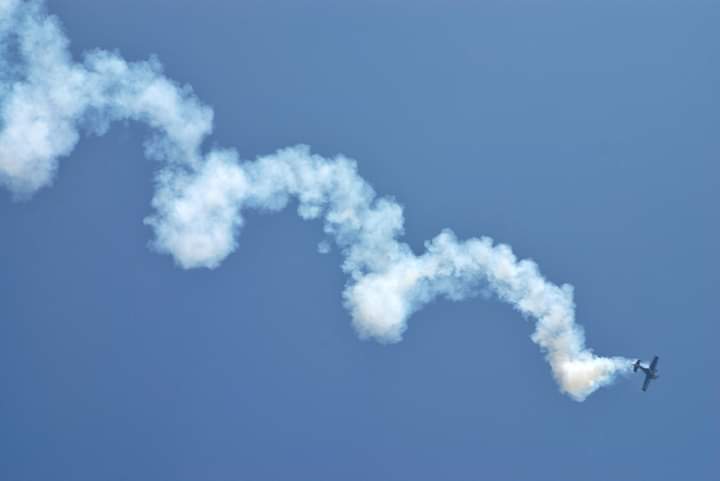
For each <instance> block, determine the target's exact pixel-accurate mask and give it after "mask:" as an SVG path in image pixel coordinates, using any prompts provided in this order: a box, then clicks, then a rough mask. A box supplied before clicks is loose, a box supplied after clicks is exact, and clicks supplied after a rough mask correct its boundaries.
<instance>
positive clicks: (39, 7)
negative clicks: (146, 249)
mask: <svg viewBox="0 0 720 481" xmlns="http://www.w3.org/2000/svg"><path fill="white" fill-rule="evenodd" d="M0 109H1V113H0V115H1V117H0V118H1V120H0V122H1V124H0V128H1V130H0V183H2V184H4V185H5V186H6V187H7V188H9V189H10V190H11V191H12V192H13V193H14V194H15V195H16V196H18V197H29V196H31V195H32V194H33V193H34V192H36V191H37V190H38V189H40V188H42V187H45V186H48V185H49V184H50V183H51V182H52V179H53V176H54V174H55V171H56V169H57V164H58V159H59V158H60V157H63V156H67V155H69V154H70V153H71V152H72V150H73V148H74V147H75V145H76V144H77V142H78V140H79V137H80V131H86V132H89V133H95V134H102V133H104V132H105V131H106V130H107V129H108V127H109V125H110V124H111V123H112V122H113V121H118V120H136V121H139V122H144V123H145V124H147V125H148V126H150V127H152V129H153V131H154V136H153V137H152V138H151V139H150V140H149V141H148V142H147V144H146V154H147V156H148V157H151V158H154V159H159V160H161V161H163V164H162V165H163V167H162V169H161V171H160V172H159V174H158V177H157V191H156V193H155V196H154V199H153V206H154V208H155V213H154V214H152V215H151V216H150V217H149V218H148V219H146V223H147V224H149V225H150V226H152V228H153V229H154V232H155V240H154V244H155V246H156V247H157V249H158V250H159V251H161V252H165V253H168V254H170V255H172V256H173V257H174V259H175V261H176V262H177V263H178V264H179V265H180V266H182V267H183V268H194V267H208V268H213V267H216V266H217V265H219V264H220V263H221V262H222V261H223V259H225V257H227V256H228V255H229V254H230V253H231V252H232V251H233V250H234V249H235V248H236V246H237V235H238V233H239V231H240V228H241V227H242V224H243V218H242V212H243V210H244V209H251V208H252V209H263V210H267V211H277V210H280V209H283V208H284V207H285V206H286V205H287V204H288V202H289V200H290V199H297V200H298V202H299V208H298V214H299V215H300V216H301V217H302V218H304V219H317V218H321V219H322V220H323V228H324V230H325V232H326V233H327V234H328V235H329V236H330V238H332V239H333V240H334V241H335V243H336V244H337V246H338V248H339V250H340V252H341V253H342V255H343V256H344V262H343V265H342V269H343V270H344V271H345V272H346V273H347V274H348V275H349V277H350V280H349V282H348V284H347V286H346V288H345V291H344V293H343V297H344V301H345V305H346V307H347V309H348V310H349V311H350V313H351V315H352V322H353V325H354V326H355V328H356V329H357V332H358V333H359V335H360V336H361V337H372V338H375V339H377V340H379V341H381V342H397V341H400V340H401V338H402V334H403V332H404V331H405V329H406V327H407V319H408V317H409V316H410V315H411V314H412V313H413V312H415V311H416V310H418V309H420V308H421V307H422V306H423V305H424V304H426V303H428V302H430V301H431V300H433V299H435V298H436V297H445V298H448V299H451V300H461V299H464V298H467V297H469V296H472V295H475V294H476V293H477V292H479V290H480V289H481V288H486V289H487V288H489V289H490V290H491V291H492V292H494V293H495V294H496V295H497V297H499V298H500V299H501V300H504V301H506V302H509V303H510V304H512V305H513V306H514V307H515V309H517V310H518V311H520V312H521V313H523V314H524V315H526V316H529V317H531V318H533V319H535V321H536V329H535V332H534V334H533V335H532V340H533V341H534V342H535V343H537V344H538V345H540V347H541V348H542V350H543V352H544V353H545V354H546V357H547V360H548V362H549V363H550V366H551V367H552V371H553V374H554V376H555V378H556V379H557V382H558V383H559V386H560V389H561V390H562V391H563V392H565V393H567V394H569V395H570V396H571V397H572V398H574V399H576V400H578V401H582V400H583V399H585V398H586V397H587V396H588V395H589V394H591V393H592V392H593V391H595V390H596V389H597V388H598V387H600V386H603V385H606V384H608V383H610V382H612V381H613V379H614V378H615V377H616V375H617V374H619V373H621V372H627V371H628V370H629V368H630V366H631V361H630V360H628V359H625V358H619V357H613V358H608V357H600V356H597V355H595V354H593V353H592V351H590V350H589V349H588V348H586V347H585V336H584V333H583V329H582V327H581V326H579V325H578V324H576V323H575V306H574V302H573V291H572V287H571V286H569V285H563V286H556V285H554V284H552V283H550V282H548V281H547V280H546V279H545V278H543V276H542V275H541V274H540V272H539V270H538V267H537V265H536V264H535V263H534V262H532V261H530V260H518V259H517V258H516V257H515V256H514V255H513V253H512V250H511V249H510V247H508V246H507V245H503V244H494V243H493V241H492V240H491V239H489V238H487V237H483V238H479V239H475V238H473V239H468V240H465V241H460V240H458V239H457V238H456V237H455V236H454V235H453V233H452V232H451V231H450V230H444V231H442V232H441V233H440V234H438V235H437V236H436V237H435V238H434V239H432V240H430V241H428V242H427V243H426V251H425V252H424V253H423V254H421V255H415V254H414V253H413V252H412V251H411V249H410V247H409V246H408V245H407V244H405V243H403V242H400V241H399V240H398V238H399V237H400V236H401V235H402V234H403V223H404V220H403V212H402V207H401V206H400V205H398V204H397V203H396V202H395V201H393V200H391V199H388V198H382V197H380V198H378V197H377V195H376V194H375V192H374V191H373V189H372V187H371V186H370V185H369V184H368V183H367V182H365V181H364V180H363V179H362V178H361V177H360V176H359V175H358V173H357V168H356V164H355V162H354V161H352V160H350V159H347V158H345V157H343V156H337V157H334V158H325V157H321V156H319V155H315V154H311V153H310V150H309V148H307V147H305V146H296V147H290V148H286V149H282V150H279V151H278V152H276V153H274V154H271V155H267V156H264V157H260V158H258V159H256V160H255V161H252V162H241V161H240V160H239V159H238V156H237V153H236V152H235V151H234V150H230V149H228V150H210V151H208V152H203V151H202V149H201V143H202V142H203V140H204V139H206V138H207V137H208V136H209V135H210V133H211V131H212V117H213V113H212V110H211V109H210V108H209V107H207V106H205V105H203V104H202V103H201V102H200V101H199V100H198V99H197V98H195V96H194V95H193V93H192V90H191V89H190V88H189V87H184V86H179V85H178V84H176V83H175V82H173V81H172V80H170V79H168V78H166V77H165V76H164V75H163V73H162V70H161V67H160V65H159V63H158V62H157V61H154V60H151V61H148V62H139V63H130V62H127V61H125V60H124V59H123V58H122V57H121V56H120V55H119V54H117V53H111V52H107V51H102V50H94V51H91V52H88V53H86V54H85V55H84V57H83V59H82V61H81V62H75V61H73V59H72V58H71V55H70V53H69V52H68V39H67V38H66V37H65V35H64V34H63V32H62V29H61V27H60V25H59V22H58V20H57V19H56V18H55V17H53V16H51V15H48V14H47V13H46V11H45V9H44V6H43V4H42V2H41V1H28V2H23V1H20V0H0ZM320 250H321V251H326V250H327V246H326V245H322V246H321V249H320Z"/></svg>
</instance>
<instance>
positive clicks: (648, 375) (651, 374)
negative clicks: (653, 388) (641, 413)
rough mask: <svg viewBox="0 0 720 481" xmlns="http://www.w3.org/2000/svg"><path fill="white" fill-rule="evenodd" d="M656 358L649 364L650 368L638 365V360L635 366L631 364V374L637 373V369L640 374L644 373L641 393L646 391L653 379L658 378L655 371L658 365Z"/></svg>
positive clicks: (658, 375)
mask: <svg viewBox="0 0 720 481" xmlns="http://www.w3.org/2000/svg"><path fill="white" fill-rule="evenodd" d="M658 359H659V358H658V357H657V356H655V357H654V358H653V360H652V362H651V363H650V367H645V366H643V365H642V364H640V359H638V360H637V361H635V364H633V372H637V370H638V369H640V370H641V371H642V372H644V373H645V381H644V382H643V387H642V390H643V391H647V388H648V386H649V385H650V381H652V380H653V379H657V378H659V377H660V374H658V371H657V363H658Z"/></svg>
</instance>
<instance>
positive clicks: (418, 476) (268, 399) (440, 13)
mask: <svg viewBox="0 0 720 481" xmlns="http://www.w3.org/2000/svg"><path fill="white" fill-rule="evenodd" d="M49 8H50V9H51V11H52V12H54V13H56V14H58V15H59V16H60V17H61V18H62V21H63V23H64V25H65V27H66V29H67V31H68V34H69V36H70V37H71V38H72V41H73V45H72V47H73V50H74V51H75V53H76V54H77V53H79V52H81V51H83V50H85V49H88V48H94V47H101V48H107V49H118V50H119V51H121V52H122V53H123V54H124V55H125V56H126V57H127V58H130V59H135V60H140V59H145V58H147V57H148V56H149V55H152V54H157V55H158V57H159V58H160V59H161V60H162V62H163V63H164V65H165V67H166V72H167V73H168V75H169V76H171V77H173V78H175V79H177V80H179V81H181V82H187V83H190V84H192V85H193V87H194V89H195V91H196V93H197V94H198V95H199V96H200V97H201V98H202V99H203V100H204V101H205V102H207V103H208V104H210V105H212V106H213V107H214V108H215V118H216V131H215V134H214V136H213V138H212V140H211V143H212V144H217V145H222V146H234V147H237V148H238V149H239V151H240V152H241V154H242V155H243V156H244V157H245V158H253V157H254V156H256V155H259V154H265V153H269V152H271V151H273V150H274V149H276V148H279V147H283V146H287V145H292V144H295V143H308V144H310V145H311V146H313V149H314V150H315V151H317V152H319V153H322V154H327V155H331V154H334V153H338V152H342V153H344V154H347V155H349V156H351V157H354V158H356V159H358V161H359V165H360V172H361V174H362V175H363V176H364V177H365V178H366V179H368V181H370V182H371V183H372V184H373V185H374V186H375V188H376V189H377V190H378V191H379V192H380V193H382V194H391V195H394V196H395V197H396V198H397V199H398V201H400V202H401V203H402V204H403V205H404V206H405V207H406V217H407V241H408V242H409V243H410V244H411V245H412V246H413V247H414V248H416V249H420V248H421V247H422V243H423V242H424V240H426V239H429V238H430V237H432V236H434V235H435V234H437V233H438V232H439V230H440V229H441V228H443V227H451V228H453V229H454V230H455V231H456V232H457V233H458V235H459V236H461V237H469V236H476V235H483V234H486V235H490V236H492V237H494V238H495V239H497V240H499V241H503V242H508V243H510V244H511V245H512V246H513V247H514V249H515V250H516V252H517V253H518V254H519V255H520V256H522V257H531V258H533V259H535V260H536V261H537V262H538V263H539V264H540V267H541V269H542V271H543V272H544V273H545V274H546V275H547V276H548V277H549V278H550V279H551V280H553V281H554V282H556V283H563V282H569V283H571V284H573V285H574V286H575V288H576V301H577V304H578V320H579V322H580V323H582V324H583V325H584V326H585V328H586V330H587V335H588V341H589V345H590V346H591V347H593V348H594V349H595V350H596V352H598V353H601V354H607V355H625V356H628V357H636V356H639V357H643V358H645V359H647V358H649V357H651V356H652V355H653V354H658V355H660V356H661V362H660V368H661V370H662V375H661V379H660V380H659V381H658V382H657V383H654V384H653V385H652V386H651V389H650V390H649V391H648V392H647V393H643V392H641V391H640V385H641V377H640V376H639V375H635V376H633V377H630V378H629V379H625V380H621V381H620V382H618V383H617V384H616V385H615V386H613V387H610V388H607V389H602V390H600V391H599V392H597V393H596V394H595V395H593V396H591V397H590V398H589V399H588V400H587V401H586V402H584V403H576V402H574V401H572V400H570V399H569V398H567V397H564V396H562V395H561V394H560V393H559V392H558V389H557V387H556V385H555V383H554V381H553V380H552V377H551V373H550V370H549V368H548V366H547V365H546V363H545V362H544V360H543V357H542V355H541V353H540V352H539V351H538V349H537V347H536V346H535V345H534V344H532V343H531V342H530V340H529V335H530V333H531V331H532V326H531V325H530V324H529V323H528V322H527V321H525V320H524V319H523V318H522V317H521V316H520V315H518V314H517V313H516V312H514V311H512V309H510V308H509V307H508V306H507V305H504V304H502V303H499V302H497V301H494V300H491V301H487V300H482V299H477V300H472V301H468V302H463V303H450V302H437V303H434V304H432V305H431V306H429V307H427V308H426V309H424V310H423V311H421V312H419V313H418V314H416V315H415V316H413V317H412V319H411V321H410V329H409V330H408V332H407V335H406V338H405V340H404V341H403V342H402V343H400V344H397V345H392V346H383V345H379V344H376V343H374V342H364V341H360V340H358V339H357V338H356V335H355V333H354V332H353V330H352V328H351V326H350V319H349V316H348V313H347V312H346V311H345V310H343V308H342V305H341V296H340V294H341V290H342V286H343V284H344V282H345V278H344V276H343V275H342V273H341V272H340V270H339V257H338V256H337V254H336V253H331V254H330V255H327V256H321V255H318V254H316V244H317V242H318V241H320V240H321V239H322V235H321V234H322V233H321V229H320V226H319V225H318V224H317V223H303V222H302V221H300V220H299V219H298V218H297V217H296V215H295V214H294V212H293V211H292V210H289V211H287V212H284V213H282V214H279V215H273V216H264V215H259V214H251V215H250V216H249V218H248V222H247V228H246V229H245V230H244V232H243V234H242V237H241V245H240V249H239V250H238V252H236V253H235V254H233V255H232V256H231V257H230V258H229V259H228V260H227V261H226V262H225V263H224V264H223V265H222V266H221V267H220V268H219V269H217V270H214V271H208V270H195V271H182V270H180V269H178V268H176V267H174V265H173V262H172V259H171V258H169V257H167V256H160V255H157V254H154V253H153V252H151V251H150V250H148V249H147V244H148V242H149V241H150V239H151V232H150V230H149V228H148V227H147V226H144V225H143V224H142V219H143V218H144V217H145V216H146V215H148V214H149V213H150V198H151V195H152V173H153V172H154V171H155V169H156V168H157V165H155V164H154V163H153V162H151V161H147V160H145V159H144V158H143V155H142V141H143V139H144V138H146V136H147V131H146V130H145V128H144V127H141V126H138V125H134V124H129V125H117V126H115V128H113V129H112V130H111V131H110V132H109V133H108V134H107V135H106V136H104V137H102V138H90V139H85V140H83V141H82V142H81V144H80V145H79V147H78V148H77V150H76V151H75V152H74V153H73V154H72V155H71V156H70V157H69V158H67V159H65V160H64V161H63V163H62V165H61V169H60V176H59V178H58V179H57V181H56V183H55V185H54V186H53V187H52V188H50V189H46V190H43V191H42V192H41V193H40V194H39V195H37V196H36V197H35V198H34V199H33V200H32V201H30V202H27V203H15V202H12V200H11V198H10V195H9V194H8V193H7V192H5V191H2V192H0V219H2V221H1V227H0V232H1V233H0V249H1V250H0V252H1V256H2V257H0V479H3V480H9V481H20V480H41V481H42V480H48V481H54V480H95V481H96V480H108V481H109V480H126V479H132V480H190V481H197V480H214V481H220V480H253V481H262V480H276V481H277V480H317V481H321V480H339V479H342V480H369V479H372V480H391V479H397V480H438V479H448V480H465V479H467V480H478V479H492V480H497V481H502V480H518V479H524V480H558V481H563V480H578V479H583V480H598V481H607V480H612V479H626V480H627V479H632V480H637V481H640V480H650V479H652V480H655V481H658V480H677V479H692V480H695V481H705V480H707V481H712V480H718V479H720V465H719V464H718V454H720V453H719V452H718V437H719V436H720V416H718V406H720V387H719V384H718V379H719V378H718V366H719V365H720V354H719V353H718V347H717V346H718V342H719V341H718V338H719V337H720V336H719V335H720V327H719V324H718V314H717V312H718V311H717V299H718V295H717V288H718V285H719V284H720V275H719V274H718V272H719V270H718V268H719V267H720V263H719V262H718V261H719V260H720V259H719V256H718V253H717V252H718V251H717V249H718V246H719V245H720V242H719V241H720V229H719V227H718V216H717V207H718V192H719V188H720V164H719V163H718V160H719V159H718V154H719V153H720V136H718V126H719V125H720V97H719V95H720V93H719V88H718V85H720V82H719V81H720V62H718V45H720V29H718V25H720V4H718V2H716V1H714V0H713V1H692V0H691V1H680V0H676V1H661V0H655V1H646V0H636V1H627V0H622V1H616V0H603V1H592V2H591V1H583V0H566V1H559V0H558V1H548V0H544V1H535V0H525V1H508V0H497V1H482V2H480V1H478V2H460V1H458V2H444V1H439V0H438V1H424V0H423V1H409V0H408V1H387V2H380V1H364V2H337V1H330V0H328V1H312V2H310V1H297V0H294V1H290V0H283V1H278V0H262V1H260V0H257V1H247V0H243V1H240V2H234V1H229V0H205V1H203V2H198V1H190V0H162V1H161V0H152V1H149V0H124V1H122V2H117V1H109V0H107V1H98V0H52V1H50V2H49Z"/></svg>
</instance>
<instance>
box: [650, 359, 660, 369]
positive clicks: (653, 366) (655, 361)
mask: <svg viewBox="0 0 720 481" xmlns="http://www.w3.org/2000/svg"><path fill="white" fill-rule="evenodd" d="M658 360H660V358H659V357H657V356H655V358H653V360H652V363H651V364H650V370H651V371H654V370H655V368H656V367H657V363H658Z"/></svg>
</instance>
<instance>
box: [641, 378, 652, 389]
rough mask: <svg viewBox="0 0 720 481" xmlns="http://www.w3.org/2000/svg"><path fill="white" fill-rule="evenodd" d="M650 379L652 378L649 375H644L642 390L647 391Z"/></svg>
mask: <svg viewBox="0 0 720 481" xmlns="http://www.w3.org/2000/svg"><path fill="white" fill-rule="evenodd" d="M650 381H652V378H651V377H650V376H647V375H646V376H645V381H644V382H643V387H642V390H643V391H647V388H648V386H649V385H650Z"/></svg>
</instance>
